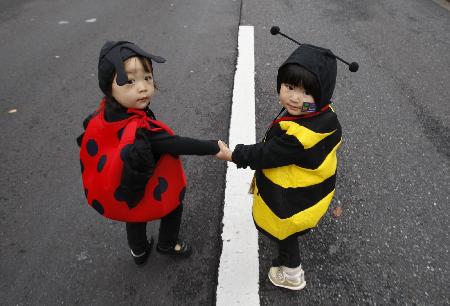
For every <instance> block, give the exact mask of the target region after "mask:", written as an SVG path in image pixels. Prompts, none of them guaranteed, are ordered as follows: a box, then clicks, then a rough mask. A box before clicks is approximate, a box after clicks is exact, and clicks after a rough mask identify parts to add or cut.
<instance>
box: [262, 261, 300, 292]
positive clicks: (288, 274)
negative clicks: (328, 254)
mask: <svg viewBox="0 0 450 306" xmlns="http://www.w3.org/2000/svg"><path fill="white" fill-rule="evenodd" d="M269 279H270V281H271V282H272V284H274V285H275V286H278V287H283V288H287V289H291V290H301V289H303V288H305V286H306V281H305V271H303V269H302V266H301V265H300V266H298V267H297V268H288V267H285V266H279V267H271V268H270V270H269Z"/></svg>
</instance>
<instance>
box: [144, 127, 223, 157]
mask: <svg viewBox="0 0 450 306" xmlns="http://www.w3.org/2000/svg"><path fill="white" fill-rule="evenodd" d="M144 132H145V135H146V137H147V139H148V140H149V141H150V142H151V144H152V150H153V152H154V153H155V154H158V155H159V154H172V155H215V154H217V153H218V152H219V145H218V144H217V140H199V139H194V138H190V137H182V136H178V135H170V134H168V133H167V132H165V131H162V132H159V133H155V132H150V131H146V130H145V131H144Z"/></svg>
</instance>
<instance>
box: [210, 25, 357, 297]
mask: <svg viewBox="0 0 450 306" xmlns="http://www.w3.org/2000/svg"><path fill="white" fill-rule="evenodd" d="M271 33H272V34H274V35H275V34H281V35H282V36H286V35H284V34H283V33H281V32H280V31H279V28H278V27H273V28H272V29H271ZM286 37H287V36H286ZM288 38H289V37H288ZM289 39H291V38H289ZM291 40H293V39H291ZM336 59H340V58H338V57H337V56H336V55H334V54H333V53H332V52H331V51H330V50H328V49H324V48H321V47H317V46H313V45H306V44H301V46H300V47H298V48H297V49H296V50H295V51H294V52H293V53H292V54H291V55H290V56H289V57H288V58H287V60H286V61H285V62H284V63H283V64H282V65H281V66H280V68H279V69H278V75H277V92H278V94H279V103H280V104H281V106H282V109H281V112H280V113H279V114H278V116H279V115H282V116H281V117H280V118H278V116H277V117H276V118H275V120H274V121H273V122H272V124H271V126H270V127H269V129H268V130H267V132H266V135H265V137H264V139H263V140H262V141H261V142H260V143H256V144H252V145H244V144H238V145H236V147H235V149H234V151H231V150H230V149H228V147H227V146H226V145H225V144H224V143H222V142H219V147H220V148H221V152H220V153H219V154H218V155H217V157H218V158H220V159H223V160H227V161H232V162H234V163H235V164H236V165H237V167H238V168H246V167H250V168H251V169H253V170H255V177H254V181H253V183H252V185H253V190H252V191H251V192H252V194H253V208H252V213H253V220H254V222H255V225H256V228H257V229H258V230H259V231H260V232H261V233H263V234H265V235H267V236H268V237H269V238H271V239H273V240H274V241H275V242H276V243H277V246H278V257H277V258H275V259H274V260H273V262H272V267H271V268H270V270H269V273H268V277H269V279H270V281H271V282H272V283H273V284H274V285H275V286H279V287H283V288H287V289H291V290H301V289H303V288H304V287H305V286H306V281H305V276H304V271H303V269H302V265H301V258H300V249H299V245H298V240H297V237H298V236H300V235H304V234H306V233H308V232H309V231H310V229H311V228H314V227H315V226H316V225H317V224H318V223H319V221H320V219H321V218H322V216H323V215H324V214H325V212H326V211H327V208H328V206H329V204H330V203H331V200H332V198H333V195H334V192H335V186H336V169H337V154H336V151H337V149H338V148H339V146H340V144H341V142H342V131H341V125H340V124H339V120H338V118H337V116H336V113H335V112H334V110H333V109H332V108H331V106H330V103H331V102H330V99H331V97H332V95H333V90H334V87H335V84H336V74H337V65H336ZM349 66H350V71H352V72H354V71H356V70H358V64H357V63H351V64H349ZM277 118H278V119H277Z"/></svg>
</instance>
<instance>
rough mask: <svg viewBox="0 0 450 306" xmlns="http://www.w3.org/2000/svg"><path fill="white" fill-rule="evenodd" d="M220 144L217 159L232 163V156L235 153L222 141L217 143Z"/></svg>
mask: <svg viewBox="0 0 450 306" xmlns="http://www.w3.org/2000/svg"><path fill="white" fill-rule="evenodd" d="M217 143H218V144H219V149H220V151H219V152H218V153H217V154H216V157H217V158H218V159H221V160H226V161H231V154H232V153H233V152H232V151H231V150H230V149H229V148H228V146H227V144H226V143H224V142H223V141H222V140H219V141H218V142H217Z"/></svg>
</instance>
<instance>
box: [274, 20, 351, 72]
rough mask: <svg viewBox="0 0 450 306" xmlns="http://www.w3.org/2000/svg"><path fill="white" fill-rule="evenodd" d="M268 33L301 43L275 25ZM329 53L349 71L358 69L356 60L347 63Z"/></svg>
mask: <svg viewBox="0 0 450 306" xmlns="http://www.w3.org/2000/svg"><path fill="white" fill-rule="evenodd" d="M270 33H271V34H272V35H277V34H280V35H281V36H284V37H286V38H287V39H289V40H290V41H293V42H295V43H296V44H298V45H302V44H301V43H299V42H298V41H296V40H295V39H293V38H291V37H289V36H287V35H286V34H284V33H282V32H280V28H279V27H277V26H273V27H271V28H270ZM330 55H332V56H334V57H335V58H337V59H338V60H340V61H341V62H343V63H344V64H347V65H348V70H350V71H351V72H356V71H358V69H359V65H358V63H357V62H352V63H348V62H347V61H345V60H343V59H342V58H340V57H339V56H337V55H335V54H333V53H330Z"/></svg>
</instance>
